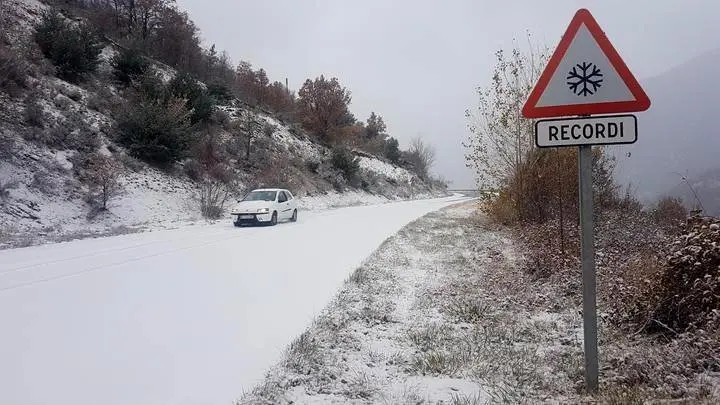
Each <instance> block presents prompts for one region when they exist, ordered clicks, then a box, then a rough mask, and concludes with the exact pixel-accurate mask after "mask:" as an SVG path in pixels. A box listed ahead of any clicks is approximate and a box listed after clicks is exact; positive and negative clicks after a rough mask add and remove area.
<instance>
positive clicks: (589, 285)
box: [578, 145, 599, 392]
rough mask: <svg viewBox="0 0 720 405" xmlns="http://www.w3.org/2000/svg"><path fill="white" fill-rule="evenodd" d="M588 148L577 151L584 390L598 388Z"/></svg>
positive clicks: (589, 156)
mask: <svg viewBox="0 0 720 405" xmlns="http://www.w3.org/2000/svg"><path fill="white" fill-rule="evenodd" d="M592 159H593V157H592V146H590V145H583V146H580V147H579V151H578V169H579V180H580V182H579V186H580V229H581V238H580V250H581V255H582V286H583V343H584V349H585V384H586V386H587V389H588V391H590V392H595V391H597V388H598V369H599V366H598V348H597V307H596V306H597V304H596V298H595V293H596V288H595V284H596V282H595V238H594V235H593V229H594V226H593V224H594V221H593V187H592Z"/></svg>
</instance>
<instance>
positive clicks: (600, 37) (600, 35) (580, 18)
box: [522, 8, 650, 118]
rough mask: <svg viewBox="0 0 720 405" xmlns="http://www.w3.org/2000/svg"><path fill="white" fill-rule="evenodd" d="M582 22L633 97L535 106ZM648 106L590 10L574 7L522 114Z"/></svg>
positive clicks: (542, 115) (611, 111) (598, 111)
mask: <svg viewBox="0 0 720 405" xmlns="http://www.w3.org/2000/svg"><path fill="white" fill-rule="evenodd" d="M583 24H584V25H585V26H586V27H587V28H588V30H589V31H590V34H591V35H592V36H593V38H594V39H595V41H597V43H598V45H599V46H600V49H601V50H602V51H603V52H604V53H605V55H606V56H607V57H608V59H609V60H610V63H611V64H612V66H613V67H614V68H615V70H616V71H617V73H618V75H620V78H621V79H622V80H623V81H624V82H625V85H626V86H627V87H628V89H629V90H630V93H632V95H633V97H635V100H631V101H615V102H603V103H588V104H569V105H556V106H544V107H537V103H538V101H540V97H541V96H542V94H543V93H544V92H545V90H546V88H547V86H548V83H550V79H552V77H553V74H555V71H556V70H557V68H558V66H559V65H560V62H561V61H562V59H563V57H565V54H566V53H567V50H568V48H570V45H571V44H572V42H573V40H574V39H575V35H577V32H578V30H579V29H580V27H581V26H582V25H583ZM648 108H650V98H648V96H647V94H645V91H644V90H643V89H642V87H641V86H640V83H638V81H637V80H636V79H635V76H633V74H632V73H631V72H630V69H629V68H628V67H627V65H626V64H625V62H624V61H623V60H622V58H621V57H620V54H619V53H618V52H617V50H615V47H613V45H612V43H611V42H610V40H609V39H608V38H607V36H606V35H605V33H604V32H603V30H602V28H600V25H599V24H598V23H597V21H595V18H593V16H592V14H590V11H588V10H587V9H584V8H583V9H580V10H578V11H577V13H575V16H574V17H573V19H572V21H570V25H568V28H567V30H565V34H563V36H562V39H561V40H560V43H559V44H558V46H557V48H556V49H555V52H554V53H553V55H552V57H551V58H550V60H549V61H548V63H547V66H546V67H545V70H543V72H542V74H541V75H540V78H539V79H538V82H537V84H536V85H535V87H534V88H533V90H532V92H531V93H530V96H529V97H528V100H527V101H526V102H525V105H524V106H523V109H522V115H523V116H524V117H526V118H549V117H565V116H572V115H593V114H616V113H626V112H636V111H645V110H647V109H648Z"/></svg>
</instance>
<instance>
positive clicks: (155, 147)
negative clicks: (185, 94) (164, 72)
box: [117, 100, 190, 166]
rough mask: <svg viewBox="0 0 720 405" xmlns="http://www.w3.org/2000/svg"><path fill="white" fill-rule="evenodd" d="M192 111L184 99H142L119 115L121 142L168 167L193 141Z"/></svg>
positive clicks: (130, 149)
mask: <svg viewBox="0 0 720 405" xmlns="http://www.w3.org/2000/svg"><path fill="white" fill-rule="evenodd" d="M189 115H190V113H189V112H188V111H187V110H186V109H185V103H184V102H182V101H181V100H171V101H170V102H169V103H167V104H165V103H161V102H158V101H154V102H151V101H143V102H140V103H139V104H137V105H135V106H133V107H131V108H130V109H128V110H127V111H125V112H124V113H123V114H121V116H120V117H119V118H118V122H117V130H118V134H119V138H118V140H119V142H120V143H122V144H123V145H125V146H126V147H127V148H128V150H129V151H130V153H131V154H132V155H133V156H135V157H137V158H139V159H142V160H144V161H146V162H148V163H151V164H157V165H160V166H167V165H170V164H172V163H174V162H176V161H178V160H179V159H180V158H182V157H184V156H185V154H186V153H187V151H188V146H189V141H190V130H189V129H190V119H189V118H190V117H189Z"/></svg>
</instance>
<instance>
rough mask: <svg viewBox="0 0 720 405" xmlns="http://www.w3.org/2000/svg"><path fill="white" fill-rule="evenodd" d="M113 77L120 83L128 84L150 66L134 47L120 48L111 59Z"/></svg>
mask: <svg viewBox="0 0 720 405" xmlns="http://www.w3.org/2000/svg"><path fill="white" fill-rule="evenodd" d="M112 64H113V67H114V68H115V69H114V73H115V77H116V78H117V79H118V80H119V81H120V83H122V84H125V85H128V84H130V83H132V81H133V80H135V79H136V78H137V77H140V76H142V75H144V74H145V73H146V72H147V71H148V69H149V68H150V64H149V63H148V61H147V60H146V59H145V57H144V56H143V55H142V53H140V51H139V50H137V49H135V48H128V49H123V50H121V51H120V52H119V53H118V54H117V55H116V56H115V57H114V58H113V61H112Z"/></svg>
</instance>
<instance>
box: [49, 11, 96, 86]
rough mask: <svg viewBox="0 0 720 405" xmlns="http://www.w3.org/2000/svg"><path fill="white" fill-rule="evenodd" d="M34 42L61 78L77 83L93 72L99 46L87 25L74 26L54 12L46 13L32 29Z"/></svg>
mask: <svg viewBox="0 0 720 405" xmlns="http://www.w3.org/2000/svg"><path fill="white" fill-rule="evenodd" d="M35 41H36V42H37V44H38V46H39V47H40V50H41V51H42V53H43V55H45V57H46V58H48V59H50V60H51V61H52V63H53V64H54V65H55V67H56V68H57V75H58V77H60V78H61V79H64V80H68V81H70V82H77V81H79V80H81V79H82V77H83V76H85V75H86V74H88V73H92V72H94V71H95V70H96V69H97V66H98V64H99V56H100V52H101V51H102V44H101V43H100V40H99V38H98V37H97V36H96V35H95V33H94V32H92V31H91V30H90V28H89V27H88V26H87V25H84V24H81V25H79V26H77V27H74V26H71V25H70V24H69V23H67V22H66V21H65V19H64V18H63V17H62V16H61V15H60V14H59V13H57V12H56V11H50V12H46V13H44V14H43V16H42V20H41V22H40V24H39V25H38V26H37V27H36V28H35Z"/></svg>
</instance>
